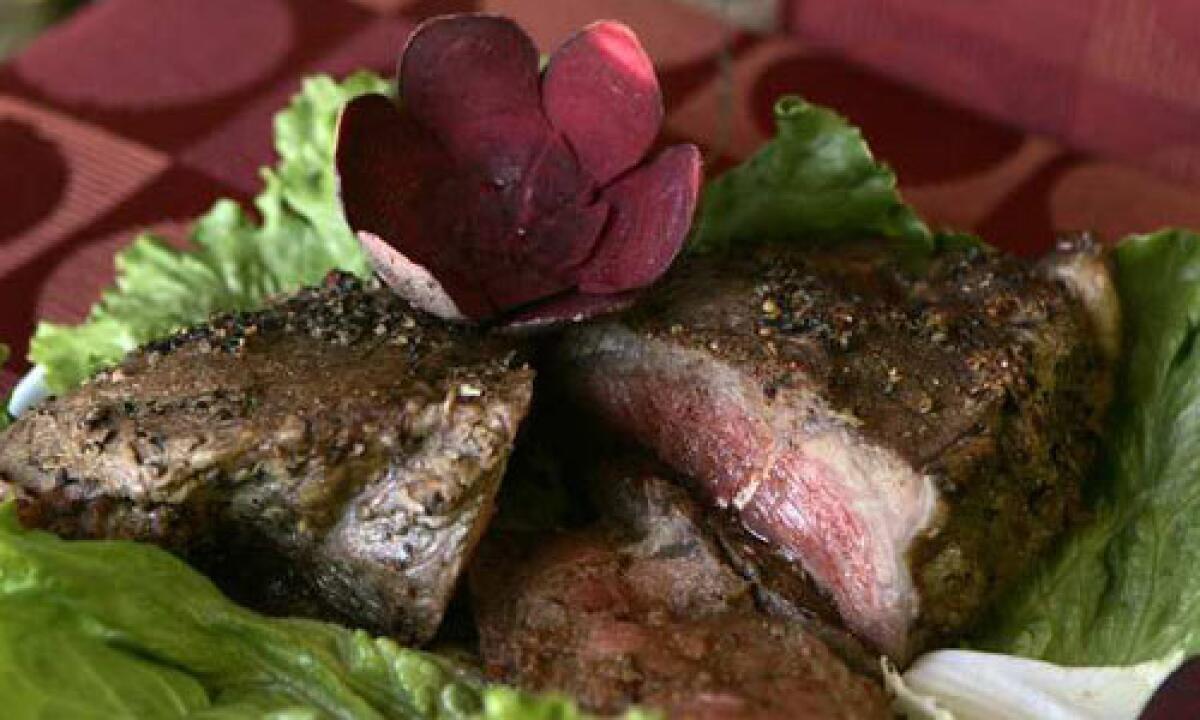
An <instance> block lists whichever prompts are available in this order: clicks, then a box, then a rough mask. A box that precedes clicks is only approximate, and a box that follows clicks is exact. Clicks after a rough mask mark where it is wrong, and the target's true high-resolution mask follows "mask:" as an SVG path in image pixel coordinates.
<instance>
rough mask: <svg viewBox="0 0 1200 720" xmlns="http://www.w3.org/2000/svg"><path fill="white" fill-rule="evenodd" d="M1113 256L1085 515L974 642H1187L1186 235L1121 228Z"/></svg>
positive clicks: (1195, 496) (1189, 382)
mask: <svg viewBox="0 0 1200 720" xmlns="http://www.w3.org/2000/svg"><path fill="white" fill-rule="evenodd" d="M1115 258H1116V271H1117V276H1116V277H1117V284H1118V290H1119V292H1120V296H1121V306H1122V312H1123V315H1124V324H1125V333H1126V338H1125V340H1126V345H1125V354H1124V358H1123V362H1122V368H1121V370H1120V376H1119V382H1118V384H1117V387H1118V388H1119V390H1118V396H1117V398H1116V403H1115V406H1114V417H1113V421H1112V425H1111V431H1110V433H1109V437H1108V441H1107V449H1108V454H1109V459H1108V463H1107V466H1108V467H1107V470H1106V473H1105V474H1104V475H1103V476H1102V477H1100V478H1097V480H1096V487H1095V493H1096V495H1097V496H1098V497H1097V500H1096V509H1095V518H1094V520H1093V521H1092V522H1091V523H1090V524H1088V525H1087V526H1085V527H1084V528H1082V529H1081V530H1080V531H1078V532H1076V533H1075V534H1074V535H1072V536H1071V537H1070V538H1069V539H1068V541H1067V542H1066V543H1065V544H1064V546H1063V547H1062V548H1061V551H1060V552H1058V553H1057V554H1056V555H1055V556H1054V557H1053V558H1051V559H1050V560H1049V561H1047V562H1046V563H1045V564H1044V566H1043V567H1041V568H1040V569H1039V571H1038V572H1036V573H1035V574H1034V575H1033V576H1032V577H1031V578H1030V580H1029V581H1028V582H1027V583H1026V584H1025V585H1024V586H1023V587H1021V588H1020V589H1019V590H1018V591H1017V592H1016V594H1015V596H1014V597H1012V598H1011V599H1009V600H1008V601H1007V602H1004V603H1001V606H1000V607H1001V610H1000V612H999V616H998V617H997V618H996V619H995V621H994V623H992V624H989V625H987V626H985V627H987V628H988V629H987V632H986V633H985V634H984V635H983V637H981V638H979V640H978V641H977V644H978V645H979V646H980V647H982V648H985V649H991V650H997V651H1001V652H1010V653H1016V654H1020V655H1027V656H1030V657H1035V658H1040V659H1044V660H1050V661H1052V662H1057V663H1062V664H1070V665H1130V664H1133V663H1139V662H1143V661H1148V660H1153V659H1157V658H1163V657H1167V656H1170V655H1173V654H1175V653H1178V652H1184V653H1189V654H1190V653H1194V652H1197V651H1200V572H1197V568H1198V567H1200V346H1198V345H1197V343H1196V338H1197V334H1198V333H1200V235H1196V234H1195V233H1191V232H1186V231H1182V230H1166V231H1162V232H1157V233H1153V234H1148V235H1135V236H1132V237H1130V238H1127V239H1125V240H1124V241H1123V242H1122V243H1121V244H1120V245H1119V246H1118V247H1117V249H1116V252H1115Z"/></svg>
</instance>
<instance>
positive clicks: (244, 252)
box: [29, 73, 390, 392]
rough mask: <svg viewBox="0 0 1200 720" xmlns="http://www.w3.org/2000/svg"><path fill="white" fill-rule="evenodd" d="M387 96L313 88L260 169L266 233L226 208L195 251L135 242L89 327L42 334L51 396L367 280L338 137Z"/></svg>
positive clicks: (37, 357)
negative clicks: (206, 326)
mask: <svg viewBox="0 0 1200 720" xmlns="http://www.w3.org/2000/svg"><path fill="white" fill-rule="evenodd" d="M389 87H390V84H389V83H388V82H387V81H385V80H383V79H382V78H380V77H378V76H376V75H372V74H369V73H359V74H357V75H353V76H351V77H349V78H347V79H346V80H344V81H342V82H340V83H339V82H335V81H333V80H331V79H330V78H328V77H323V76H318V77H313V78H309V79H308V80H306V81H305V82H304V85H303V87H302V89H301V91H300V93H299V94H298V95H297V96H296V97H295V98H294V99H293V100H292V103H291V105H290V106H289V107H288V108H286V109H285V110H284V111H282V112H281V113H280V114H279V115H278V116H277V117H276V118H275V147H276V151H277V152H278V154H279V162H278V164H277V165H276V166H275V167H274V168H273V169H264V170H263V179H264V181H265V183H266V185H265V188H264V190H263V192H262V194H261V195H259V197H258V198H257V199H256V200H255V205H256V207H257V209H258V212H259V214H260V215H261V218H262V219H261V222H259V221H256V220H253V219H251V218H250V217H249V216H248V215H247V213H246V212H245V211H244V210H242V209H241V208H240V207H239V206H238V205H237V204H236V203H233V202H232V201H229V200H222V201H220V202H218V203H216V205H215V206H213V208H212V210H210V211H209V212H208V213H207V214H206V215H204V216H203V217H202V218H200V219H199V220H198V221H197V222H196V223H195V226H194V227H193V229H192V232H191V238H190V239H191V245H192V247H191V248H189V249H188V250H184V251H181V250H176V249H174V248H172V247H170V246H169V245H167V243H166V242H164V241H163V240H162V238H159V237H156V236H154V235H153V234H149V233H147V234H143V235H142V236H140V237H139V238H137V240H135V241H134V243H133V244H132V245H131V246H130V247H129V248H127V249H125V250H123V251H122V252H120V253H119V254H118V255H117V257H116V266H117V280H116V286H115V287H114V288H111V289H109V290H107V291H106V292H105V293H104V294H103V295H102V297H101V299H100V301H99V302H98V303H97V304H96V305H95V306H94V307H93V308H92V310H91V313H90V314H89V316H88V319H87V321H86V322H84V323H83V324H81V325H77V326H74V327H69V326H63V325H55V324H52V323H42V324H40V325H39V326H38V328H37V332H36V333H35V335H34V337H33V340H32V342H31V347H30V353H29V358H30V360H31V361H32V362H34V363H36V364H39V365H44V366H45V367H46V380H47V383H48V384H49V386H50V388H51V390H53V391H55V392H62V391H64V390H67V389H69V388H71V387H74V386H75V385H77V384H79V383H80V382H82V381H83V380H84V379H86V378H87V377H89V376H90V375H92V374H93V373H94V372H95V371H96V370H98V369H99V368H101V367H103V366H105V365H109V364H112V363H114V362H116V361H118V360H120V358H121V357H122V356H123V355H124V354H125V353H126V352H128V351H129V350H131V349H133V348H135V347H137V346H138V345H141V344H143V343H145V342H147V341H149V340H152V339H154V338H156V337H161V336H163V335H166V334H169V333H170V332H171V331H172V330H174V329H176V328H179V327H181V326H185V325H189V324H192V323H194V322H197V321H199V320H202V319H204V318H206V317H208V316H209V315H211V314H212V313H214V312H220V311H227V310H249V309H253V308H256V307H258V306H260V305H262V303H263V300H264V299H265V298H267V297H268V296H270V295H273V294H275V293H279V292H283V291H287V290H293V289H295V288H298V287H300V286H303V285H307V284H312V283H315V282H318V281H319V280H320V279H321V278H322V277H323V276H324V274H325V273H326V272H328V271H329V270H331V269H333V268H340V269H343V270H347V271H349V272H353V273H357V274H365V273H367V272H368V265H367V261H366V259H365V257H364V255H363V254H362V252H361V250H360V249H359V247H358V243H357V242H356V241H355V239H354V236H353V234H352V233H351V232H350V228H349V227H348V226H347V225H346V221H345V219H344V218H343V216H342V211H341V206H340V203H338V201H337V194H336V191H337V180H336V177H335V175H334V172H333V144H334V129H335V124H336V121H337V115H338V112H339V111H340V110H341V108H342V106H343V105H344V104H345V103H346V102H347V101H348V100H350V99H351V98H353V97H356V96H358V95H361V94H363V93H368V92H387V91H388V90H389Z"/></svg>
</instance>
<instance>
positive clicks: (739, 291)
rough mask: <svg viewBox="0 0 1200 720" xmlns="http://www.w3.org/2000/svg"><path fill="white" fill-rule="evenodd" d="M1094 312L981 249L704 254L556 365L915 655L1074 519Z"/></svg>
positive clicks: (593, 403)
mask: <svg viewBox="0 0 1200 720" xmlns="http://www.w3.org/2000/svg"><path fill="white" fill-rule="evenodd" d="M917 264H919V265H920V267H913V266H914V265H917ZM1101 279H1102V280H1107V278H1101ZM1087 323H1088V320H1087V315H1086V313H1085V312H1084V309H1083V308H1082V306H1081V305H1080V304H1079V303H1078V302H1077V301H1076V300H1075V299H1074V298H1073V297H1072V296H1071V295H1070V294H1069V293H1068V292H1067V291H1066V289H1065V288H1064V287H1062V286H1060V285H1058V284H1055V283H1053V282H1051V281H1049V280H1044V279H1041V278H1040V277H1039V276H1038V275H1036V274H1035V273H1034V272H1033V271H1031V270H1030V268H1028V267H1027V266H1026V265H1024V264H1023V263H1021V262H1020V261H1018V260H1015V259H1011V258H1007V257H1003V256H1001V255H998V254H995V253H992V252H987V251H984V250H981V249H978V248H962V249H953V250H945V251H943V252H941V253H939V254H938V255H937V256H936V257H935V258H934V259H932V260H931V261H928V262H923V263H914V262H912V258H902V257H901V256H899V255H896V254H893V253H892V252H891V251H890V250H889V249H887V247H886V246H884V245H883V244H881V243H858V244H850V245H843V246H841V247H840V248H838V249H836V250H826V251H819V252H818V251H812V252H807V253H805V252H801V251H798V250H795V249H787V248H780V247H768V248H764V249H762V250H761V251H759V252H758V253H757V254H752V255H750V256H747V257H743V258H741V259H736V260H735V259H728V258H721V259H719V260H712V259H698V260H692V261H690V262H686V263H683V264H682V265H681V266H680V267H678V268H676V270H675V271H673V273H672V275H671V276H670V277H669V278H668V280H667V281H666V282H665V283H664V284H662V285H661V286H660V287H659V288H658V289H656V290H655V291H654V292H653V294H652V295H651V297H650V298H648V299H647V300H646V301H645V302H643V303H642V304H641V305H640V306H639V307H638V308H636V309H635V310H634V311H633V312H631V313H629V314H627V315H625V316H624V317H622V318H619V319H615V320H607V321H602V322H597V323H593V324H590V325H586V326H581V327H579V328H576V329H574V330H572V331H571V332H569V333H568V334H567V337H566V339H565V340H564V342H563V343H562V346H561V352H560V353H559V355H560V362H559V364H558V365H557V366H556V369H558V370H559V371H560V372H561V376H562V379H563V381H564V382H565V384H566V385H567V387H568V389H569V390H570V391H571V392H572V393H573V394H574V395H575V396H576V397H577V398H578V399H579V400H580V402H581V403H583V404H584V405H585V406H587V407H588V408H591V409H592V410H594V411H596V412H597V413H599V414H600V415H601V416H603V417H604V418H606V419H607V420H608V421H609V422H610V423H611V424H612V425H614V426H615V427H617V428H618V429H620V430H621V431H623V432H625V433H627V434H628V435H629V436H631V437H633V438H635V439H637V440H638V441H640V442H642V443H643V444H645V445H646V446H648V447H650V448H652V449H654V450H655V451H656V452H657V454H658V455H659V456H660V457H661V458H662V459H663V460H664V461H666V462H667V463H668V464H670V465H671V466H673V467H674V468H675V469H676V470H678V471H679V472H681V473H683V474H685V475H686V476H688V477H690V478H692V479H693V481H694V489H695V490H696V491H697V492H698V493H700V494H701V495H702V496H703V497H704V498H706V499H707V500H708V501H709V502H710V503H712V504H714V505H716V506H719V507H720V508H724V509H726V510H727V511H728V512H731V513H732V514H733V515H734V516H736V517H737V518H738V520H739V522H740V523H741V524H742V525H743V526H744V527H745V528H746V529H747V530H748V531H750V532H751V533H752V534H754V535H755V536H757V537H759V538H761V539H762V540H763V541H765V542H766V543H767V544H768V545H769V546H770V548H771V550H772V552H773V553H775V554H777V555H778V556H780V557H782V558H784V559H786V560H787V561H788V562H789V563H791V564H792V565H793V566H794V567H796V568H797V570H798V571H799V570H802V571H803V572H806V573H807V574H809V575H810V576H811V577H812V578H813V579H814V580H815V581H816V583H817V584H818V585H819V586H820V587H822V588H823V589H824V591H825V592H826V593H828V595H829V597H830V598H831V599H832V601H833V603H834V604H835V605H836V606H837V608H838V610H839V611H840V613H841V615H842V617H843V618H844V619H845V621H846V623H847V624H848V625H849V627H850V628H851V629H853V630H854V631H855V632H856V633H858V634H860V635H861V636H862V637H864V638H866V639H868V640H869V641H871V642H872V643H873V644H874V645H875V646H876V647H878V648H879V649H881V650H883V651H885V652H887V653H888V654H889V655H891V656H893V657H894V658H897V659H900V660H903V659H905V658H907V657H909V656H910V654H911V653H913V652H915V651H916V650H918V649H920V648H922V647H925V646H927V645H928V644H930V643H933V642H938V641H940V640H943V639H945V638H948V637H950V636H952V635H954V634H955V633H958V632H960V631H961V630H962V629H964V628H965V627H967V626H968V625H969V624H970V623H971V622H972V620H973V619H975V618H976V617H977V615H978V614H979V612H980V611H981V609H982V608H983V607H984V606H985V604H986V603H987V602H988V601H989V600H990V599H991V598H992V597H994V596H995V595H996V594H997V593H998V592H1001V591H1002V590H1003V588H1004V587H1005V585H1006V584H1007V583H1008V582H1009V581H1010V580H1011V579H1013V578H1014V577H1015V576H1017V575H1019V574H1020V573H1021V572H1022V570H1024V569H1025V568H1027V567H1028V565H1029V563H1030V562H1031V561H1032V560H1033V559H1034V558H1035V557H1036V556H1037V555H1038V554H1039V553H1041V552H1042V551H1043V550H1045V549H1046V548H1047V547H1048V546H1049V545H1050V544H1051V543H1052V542H1053V540H1054V539H1055V538H1056V537H1057V536H1058V535H1059V533H1060V532H1062V530H1063V529H1064V528H1065V527H1066V526H1067V524H1068V523H1069V522H1070V521H1071V519H1072V517H1073V514H1074V513H1075V511H1076V508H1077V504H1078V499H1079V496H1080V484H1081V481H1082V479H1083V477H1084V475H1085V473H1086V471H1087V469H1088V467H1089V465H1090V464H1091V462H1092V459H1093V456H1094V454H1095V450H1096V438H1097V432H1098V427H1099V424H1100V419H1101V416H1102V414H1103V412H1104V408H1103V407H1102V406H1103V404H1104V398H1105V397H1107V393H1105V392H1104V391H1103V388H1104V386H1105V384H1106V383H1107V382H1108V378H1109V372H1108V366H1107V364H1106V362H1105V359H1104V355H1103V353H1102V352H1101V349H1100V347H1099V343H1098V342H1097V341H1096V340H1095V339H1094V336H1093V334H1092V333H1090V332H1089V330H1088V324H1087Z"/></svg>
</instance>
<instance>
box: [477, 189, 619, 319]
mask: <svg viewBox="0 0 1200 720" xmlns="http://www.w3.org/2000/svg"><path fill="white" fill-rule="evenodd" d="M608 214H609V206H608V203H606V202H603V201H601V202H597V203H594V204H592V205H587V206H579V205H568V206H566V207H564V208H562V209H560V210H559V211H558V212H557V213H554V214H553V215H550V216H548V217H545V218H542V219H541V220H539V221H537V222H535V223H534V224H533V225H531V226H529V228H528V229H526V230H525V231H524V232H522V233H520V234H516V235H513V234H510V236H509V237H506V238H499V237H496V236H495V235H494V234H492V235H491V236H490V237H489V234H488V232H487V230H485V229H483V228H481V229H480V230H479V231H477V232H476V233H473V234H472V235H471V236H470V239H471V240H473V241H475V242H479V243H481V245H480V246H479V247H478V248H477V249H476V258H477V259H478V265H479V275H480V276H481V278H482V283H483V285H484V290H485V292H486V293H487V296H488V299H489V300H490V301H491V303H492V304H493V305H494V306H495V307H497V308H502V309H503V308H512V307H519V306H522V305H526V304H528V303H531V302H535V301H538V300H542V299H544V298H546V297H549V296H552V295H557V294H560V293H562V292H563V291H565V290H570V289H572V288H574V286H575V278H574V276H573V272H572V271H573V270H574V269H575V268H576V267H578V265H579V264H580V263H582V262H583V261H585V260H586V259H587V258H588V257H589V256H590V255H591V253H592V249H593V247H594V246H595V244H596V240H597V238H598V237H599V236H600V232H601V230H603V229H604V225H605V221H606V220H607V219H608ZM496 227H498V224H497V225H496ZM485 243H486V244H485Z"/></svg>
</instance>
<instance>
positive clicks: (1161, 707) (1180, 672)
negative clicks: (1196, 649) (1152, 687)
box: [1140, 658, 1200, 720]
mask: <svg viewBox="0 0 1200 720" xmlns="http://www.w3.org/2000/svg"><path fill="white" fill-rule="evenodd" d="M1176 718H1200V658H1192V659H1191V660H1188V661H1187V662H1185V663H1184V664H1183V665H1180V666H1179V667H1178V668H1177V669H1176V670H1175V672H1173V673H1171V676H1170V677H1168V678H1167V680H1166V682H1164V683H1163V684H1162V685H1161V686H1159V688H1158V690H1156V691H1155V692H1154V696H1153V697H1151V698H1150V702H1148V703H1146V707H1145V709H1144V710H1142V714H1141V718H1140V720H1176Z"/></svg>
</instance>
